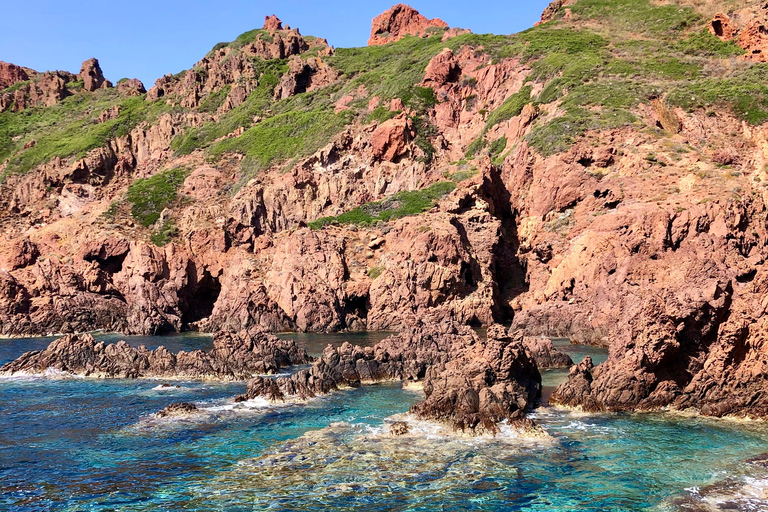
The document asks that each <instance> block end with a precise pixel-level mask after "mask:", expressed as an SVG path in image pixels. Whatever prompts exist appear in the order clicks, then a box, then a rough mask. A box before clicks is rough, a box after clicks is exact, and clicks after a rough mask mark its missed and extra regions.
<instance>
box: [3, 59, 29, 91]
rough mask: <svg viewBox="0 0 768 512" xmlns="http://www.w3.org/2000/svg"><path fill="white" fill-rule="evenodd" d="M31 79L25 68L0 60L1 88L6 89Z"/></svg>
mask: <svg viewBox="0 0 768 512" xmlns="http://www.w3.org/2000/svg"><path fill="white" fill-rule="evenodd" d="M27 80H29V75H28V74H27V72H26V71H24V69H23V68H21V67H19V66H17V65H15V64H10V63H8V62H3V61H0V89H5V88H7V87H10V86H12V85H14V84H17V83H19V82H25V81H27Z"/></svg>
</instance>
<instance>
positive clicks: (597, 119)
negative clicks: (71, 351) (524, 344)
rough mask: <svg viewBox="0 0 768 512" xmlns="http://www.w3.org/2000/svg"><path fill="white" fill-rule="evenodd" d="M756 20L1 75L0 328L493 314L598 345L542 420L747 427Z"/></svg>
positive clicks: (386, 35) (394, 324) (677, 12)
mask: <svg viewBox="0 0 768 512" xmlns="http://www.w3.org/2000/svg"><path fill="white" fill-rule="evenodd" d="M765 26H768V12H767V11H766V10H765V9H764V8H763V6H762V4H761V3H760V2H748V1H739V2H717V1H713V2H707V3H699V2H688V1H684V0H679V1H651V0H578V1H561V0H558V1H556V2H553V3H552V4H551V5H550V7H549V8H548V9H547V10H546V11H545V13H544V14H543V16H542V20H541V22H540V23H539V24H537V26H536V27H533V28H531V29H529V30H526V31H524V32H521V33H518V34H513V35H508V36H505V35H478V34H473V33H471V32H470V31H469V30H466V29H460V28H450V27H447V26H446V24H445V23H444V22H442V21H440V20H439V19H429V18H427V17H426V16H423V15H421V14H419V13H418V12H416V11H414V10H413V9H411V8H410V7H408V6H404V5H398V6H395V7H393V8H392V9H391V10H390V11H387V12H386V13H384V14H382V15H381V16H378V17H377V18H376V19H375V20H374V21H373V24H372V30H371V40H370V41H369V43H370V45H369V46H367V47H364V48H333V47H331V46H329V45H328V43H327V42H326V41H325V40H324V39H322V38H318V37H311V36H305V35H302V34H301V32H300V31H299V30H298V29H295V28H290V27H288V26H285V25H284V24H283V22H282V21H281V20H278V19H277V18H276V17H274V16H270V17H267V18H266V20H265V23H264V25H263V27H262V28H260V29H256V30H253V31H250V32H246V33H244V34H241V35H240V36H239V37H237V38H236V39H235V40H234V41H231V42H227V43H219V44H216V45H215V46H213V47H212V49H211V51H210V52H209V53H208V54H207V55H205V56H204V57H203V58H202V59H201V60H200V61H199V62H197V63H196V64H195V65H194V66H193V67H191V68H190V69H189V70H186V71H184V72H182V73H180V74H177V75H167V76H165V77H162V78H161V79H159V80H158V81H157V82H156V83H155V84H154V85H153V86H152V87H150V88H149V89H148V90H145V86H144V84H141V83H140V82H139V81H137V80H125V79H124V80H120V81H117V83H116V86H114V87H113V86H112V84H110V83H109V82H108V81H107V80H106V79H105V77H103V74H102V73H101V70H100V68H99V64H98V61H96V60H95V59H90V60H88V61H86V62H85V63H84V65H83V68H82V70H81V72H80V73H79V74H77V75H75V74H72V73H65V72H60V71H56V72H48V73H38V72H35V71H33V70H29V69H26V68H23V67H21V66H16V65H11V64H6V63H2V64H0V88H3V89H0V162H2V163H1V164H0V181H1V184H0V224H1V225H2V234H0V332H2V333H3V334H5V335H19V334H44V333H51V332H80V331H89V330H93V329H109V330H116V331H120V332H125V333H141V334H148V333H152V334H154V333H164V332H170V331H181V330H188V329H197V330H203V331H210V332H214V331H216V330H218V329H224V328H227V329H248V328H251V327H254V326H258V327H262V328H265V329H268V330H272V331H278V330H300V331H336V330H362V329H371V330H374V329H376V330H379V329H394V330H397V329H400V328H403V327H404V326H409V325H413V324H414V323H416V322H417V320H418V319H421V318H424V317H433V318H440V319H450V320H453V321H456V322H458V323H464V324H470V325H477V326H479V325H490V324H492V323H494V322H499V323H512V324H513V325H514V326H515V327H518V328H520V329H523V330H525V331H526V333H528V334H532V335H535V334H548V335H562V336H569V337H571V338H573V339H574V340H576V341H579V342H584V343H592V344H599V345H604V346H609V345H610V346H611V354H612V355H611V359H609V361H608V363H606V364H605V365H604V366H601V367H599V368H600V369H599V370H598V369H593V368H591V367H590V366H589V364H587V363H586V362H585V363H584V364H583V365H581V366H579V367H578V368H576V369H575V370H574V372H573V375H572V381H571V382H570V383H569V384H568V385H566V386H564V387H563V388H562V389H561V390H559V392H558V394H557V399H558V400H559V401H560V402H561V403H565V404H568V405H580V406H585V407H587V408H590V409H595V410H605V409H610V410H613V409H625V408H629V409H634V408H649V409H652V408H657V407H666V406H669V405H672V406H674V407H678V408H686V407H689V406H694V407H700V408H702V409H703V410H705V411H706V412H707V413H708V414H714V415H723V414H728V413H739V414H754V415H765V411H766V409H765V407H766V405H764V404H765V403H766V402H765V400H766V398H764V397H763V395H762V394H761V392H760V391H759V390H760V389H762V388H761V386H762V385H763V383H764V382H765V379H766V377H768V375H766V370H764V368H766V366H765V364H766V363H768V361H766V360H765V356H764V355H762V353H763V350H762V349H763V347H764V343H765V341H764V339H765V338H764V333H765V332H766V328H765V327H766V326H765V325H764V324H763V320H762V317H763V312H764V306H763V304H764V298H765V297H766V294H767V293H768V288H767V287H766V282H768V281H766V271H765V269H764V262H765V256H766V253H767V252H766V245H767V244H768V232H767V230H766V223H765V218H766V188H765V187H766V184H767V183H768V175H767V174H766V169H767V167H766V164H768V160H766V159H767V158H768V146H767V145H766V135H768V133H767V131H766V126H765V124H764V123H765V122H766V121H767V120H768V86H767V85H766V83H768V81H767V80H766V78H768V68H766V64H765V61H766V60H768V36H766V35H765V34H766V33H768V31H767V30H766V29H765V28H764V27H765ZM723 376H729V378H728V379H725V380H724V379H723ZM707 407H708V408H709V409H706V408H707Z"/></svg>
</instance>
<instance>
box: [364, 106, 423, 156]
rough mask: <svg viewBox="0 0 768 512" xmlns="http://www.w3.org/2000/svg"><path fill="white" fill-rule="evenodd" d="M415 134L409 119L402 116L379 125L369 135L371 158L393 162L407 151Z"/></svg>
mask: <svg viewBox="0 0 768 512" xmlns="http://www.w3.org/2000/svg"><path fill="white" fill-rule="evenodd" d="M415 136H416V133H415V132H414V129H413V122H412V121H411V119H410V118H409V117H408V116H407V115H405V114H404V113H403V114H400V115H398V116H397V117H395V118H392V119H390V120H388V121H385V122H383V123H381V124H380V125H379V126H378V127H377V128H376V129H375V130H374V131H373V135H371V146H372V147H373V156H374V157H375V158H377V159H379V160H386V161H388V162H393V161H395V160H396V159H397V158H398V157H400V156H402V155H403V154H405V152H406V151H407V150H408V143H409V142H410V141H411V140H413V138H414V137H415Z"/></svg>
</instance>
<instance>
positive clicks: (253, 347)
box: [0, 330, 311, 380]
mask: <svg viewBox="0 0 768 512" xmlns="http://www.w3.org/2000/svg"><path fill="white" fill-rule="evenodd" d="M310 361H311V358H310V357H309V356H308V355H307V353H306V351H305V350H303V349H299V348H298V347H297V346H296V343H295V341H287V340H281V339H279V338H277V337H275V336H272V335H270V334H266V333H264V332H261V331H256V330H251V331H249V332H240V333H233V332H220V333H218V334H216V336H214V339H213V348H212V349H211V350H209V351H207V352H203V351H200V350H196V351H194V352H183V351H182V352H179V353H178V354H172V353H171V352H169V351H168V350H167V349H166V348H165V347H162V346H161V347H158V348H156V349H155V350H147V349H146V348H145V347H144V346H140V347H139V348H134V347H132V346H130V345H128V344H127V343H125V342H124V341H120V342H118V343H115V344H109V345H106V344H105V343H104V342H96V341H95V340H94V339H93V337H92V336H91V335H90V334H81V335H67V336H63V337H62V338H59V339H57V340H56V341H54V342H52V343H51V344H50V345H49V346H48V348H46V349H45V350H42V351H35V352H26V353H25V354H24V355H22V356H21V357H19V358H18V359H16V360H15V361H12V362H10V363H7V364H5V365H4V366H3V367H2V368H0V374H5V375H14V374H41V373H45V371H46V370H48V369H55V370H59V371H62V372H67V373H71V374H74V375H84V376H87V377H98V378H130V379H135V378H143V377H156V378H190V379H223V380H245V379H249V378H252V377H253V376H254V375H258V374H266V373H276V372H278V371H279V370H280V368H284V367H287V366H292V365H296V364H305V363H308V362H310Z"/></svg>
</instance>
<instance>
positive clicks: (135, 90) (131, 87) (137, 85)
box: [117, 78, 147, 96]
mask: <svg viewBox="0 0 768 512" xmlns="http://www.w3.org/2000/svg"><path fill="white" fill-rule="evenodd" d="M117 92H119V93H120V94H125V95H126V96H141V95H142V94H144V93H146V92H147V90H146V89H145V88H144V84H143V83H141V80H139V79H138V78H131V79H128V80H123V81H121V82H118V83H117Z"/></svg>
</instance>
